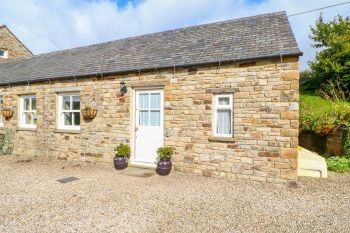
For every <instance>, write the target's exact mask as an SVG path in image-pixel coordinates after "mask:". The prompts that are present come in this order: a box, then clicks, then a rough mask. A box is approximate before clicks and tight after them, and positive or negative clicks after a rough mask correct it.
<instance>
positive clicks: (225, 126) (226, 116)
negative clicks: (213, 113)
mask: <svg viewBox="0 0 350 233" xmlns="http://www.w3.org/2000/svg"><path fill="white" fill-rule="evenodd" d="M216 132H217V134H231V110H218V111H217V125H216Z"/></svg>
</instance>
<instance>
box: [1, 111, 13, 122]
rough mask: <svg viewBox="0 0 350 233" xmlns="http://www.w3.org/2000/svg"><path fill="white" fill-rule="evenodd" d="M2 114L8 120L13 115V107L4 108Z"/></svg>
mask: <svg viewBox="0 0 350 233" xmlns="http://www.w3.org/2000/svg"><path fill="white" fill-rule="evenodd" d="M2 116H3V117H4V118H5V119H6V120H9V119H10V118H11V117H12V116H13V111H12V110H11V109H4V110H2Z"/></svg>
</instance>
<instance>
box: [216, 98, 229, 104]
mask: <svg viewBox="0 0 350 233" xmlns="http://www.w3.org/2000/svg"><path fill="white" fill-rule="evenodd" d="M229 104H230V98H229V97H219V105H229Z"/></svg>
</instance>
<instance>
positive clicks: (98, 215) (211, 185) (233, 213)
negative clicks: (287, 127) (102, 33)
mask: <svg viewBox="0 0 350 233" xmlns="http://www.w3.org/2000/svg"><path fill="white" fill-rule="evenodd" d="M21 160H22V159H21V158H18V157H8V156H2V157H0V164H1V166H0V175H1V178H0V184H1V185H0V232H11V233H14V232H152V233H153V232H350V224H349V222H350V175H349V174H346V175H344V174H332V173H331V174H330V177H329V178H328V179H322V180H318V179H305V178H304V179H300V180H299V182H298V188H276V187H275V186H273V185H268V184H260V183H253V182H249V181H226V180H219V179H214V178H204V177H198V176H195V175H183V174H175V173H172V174H171V175H170V176H168V177H159V176H157V175H154V176H151V177H147V178H142V177H132V176H127V175H124V174H121V173H119V172H117V171H115V170H114V169H113V168H112V167H109V166H107V165H101V164H98V165H93V164H87V163H82V162H80V163H79V162H66V161H56V160H53V161H49V160H44V159H33V160H32V161H21ZM63 176H76V177H78V178H79V180H76V181H73V182H71V183H67V184H61V183H59V182H57V181H56V180H57V179H58V178H61V177H63Z"/></svg>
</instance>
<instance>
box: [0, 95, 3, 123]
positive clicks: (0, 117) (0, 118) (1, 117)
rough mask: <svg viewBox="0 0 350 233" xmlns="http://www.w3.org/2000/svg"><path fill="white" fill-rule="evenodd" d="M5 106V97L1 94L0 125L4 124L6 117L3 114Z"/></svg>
mask: <svg viewBox="0 0 350 233" xmlns="http://www.w3.org/2000/svg"><path fill="white" fill-rule="evenodd" d="M3 106H4V97H3V96H2V95H0V127H3V126H4V118H3V116H2V114H1V112H2V107H3Z"/></svg>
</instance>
